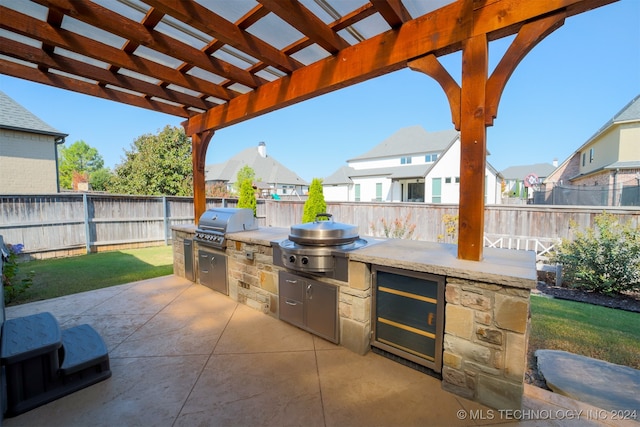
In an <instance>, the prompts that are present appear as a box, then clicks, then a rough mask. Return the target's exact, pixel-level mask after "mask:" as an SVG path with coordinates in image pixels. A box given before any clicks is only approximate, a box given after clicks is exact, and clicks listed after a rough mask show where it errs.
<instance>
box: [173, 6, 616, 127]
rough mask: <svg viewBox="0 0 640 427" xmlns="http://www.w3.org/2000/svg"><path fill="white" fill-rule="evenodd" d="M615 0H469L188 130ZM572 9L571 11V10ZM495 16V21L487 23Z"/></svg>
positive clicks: (197, 120) (238, 101)
mask: <svg viewBox="0 0 640 427" xmlns="http://www.w3.org/2000/svg"><path fill="white" fill-rule="evenodd" d="M611 1H613V0H599V1H597V2H596V1H594V0H590V1H584V0H549V1H539V2H538V1H535V2H531V1H529V0H496V1H494V2H489V3H487V4H484V3H483V4H482V5H481V6H479V7H477V8H476V9H473V10H469V11H467V12H466V13H465V7H464V6H465V3H467V2H464V1H458V2H455V3H450V4H448V5H446V6H444V7H442V8H440V9H438V10H435V11H433V12H431V13H429V14H426V15H424V16H422V17H420V18H417V19H414V20H412V21H409V22H407V23H405V24H404V25H402V27H401V30H400V29H397V30H389V31H387V32H385V33H383V34H380V35H378V36H376V37H373V38H370V39H368V40H365V41H363V42H361V43H359V44H357V45H354V46H351V47H348V48H345V49H343V50H341V51H340V52H339V53H338V54H336V55H335V56H330V57H328V58H325V59H323V60H320V61H318V62H316V63H313V64H311V65H308V66H306V67H304V68H301V69H299V70H296V71H294V72H293V73H291V75H289V76H285V77H283V78H281V79H278V80H275V81H273V82H269V83H266V84H264V85H262V86H260V87H259V88H258V89H256V90H254V91H252V92H249V93H246V94H243V95H240V96H238V97H236V98H234V99H232V100H230V101H229V102H227V103H226V104H223V105H220V106H217V107H214V108H212V109H211V110H209V111H207V112H205V113H202V114H198V115H195V116H193V117H191V118H190V119H189V121H188V123H186V124H185V128H186V131H187V134H188V135H193V134H195V133H199V132H202V131H204V130H207V129H221V128H223V127H226V126H230V125H232V124H236V123H239V122H242V121H245V120H249V119H251V118H253V117H256V116H259V115H261V114H265V113H268V112H270V111H274V110H276V109H279V108H283V107H286V106H289V105H292V104H295V103H297V102H301V101H304V100H306V99H309V98H313V97H315V96H318V95H322V94H325V93H328V92H331V91H334V90H337V89H340V88H343V87H346V86H350V85H353V84H356V83H360V82H363V81H365V80H368V79H371V78H373V77H378V76H381V75H383V74H386V73H389V72H392V71H396V70H399V69H402V68H405V67H406V66H407V63H408V61H411V60H413V59H415V58H419V57H422V56H424V55H427V54H434V55H435V56H441V55H443V54H447V53H451V52H454V51H458V50H461V49H462V43H463V41H465V40H466V39H467V38H469V37H472V36H476V35H486V37H487V39H488V40H492V39H495V38H498V37H505V36H507V35H511V34H515V33H517V32H518V31H519V29H520V28H521V27H522V26H523V25H524V24H526V23H528V22H529V21H535V20H536V18H538V17H539V16H540V15H547V14H550V13H554V12H558V11H562V10H563V9H565V8H570V10H571V13H573V14H575V13H579V12H578V11H579V10H581V9H584V10H588V9H590V8H592V7H595V4H596V3H597V4H598V5H600V4H606V3H609V2H611ZM567 13H568V12H567ZM486 21H489V22H486Z"/></svg>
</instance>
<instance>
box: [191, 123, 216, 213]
mask: <svg viewBox="0 0 640 427" xmlns="http://www.w3.org/2000/svg"><path fill="white" fill-rule="evenodd" d="M214 134H215V131H214V130H207V131H204V132H201V133H196V134H193V135H191V160H192V163H193V215H194V223H195V224H196V225H198V221H199V220H200V216H201V215H202V214H203V213H204V211H206V210H207V195H206V187H205V176H204V167H205V162H206V157H207V147H209V142H210V141H211V138H213V135H214Z"/></svg>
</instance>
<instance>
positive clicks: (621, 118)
mask: <svg viewBox="0 0 640 427" xmlns="http://www.w3.org/2000/svg"><path fill="white" fill-rule="evenodd" d="M634 121H640V95H637V96H636V97H635V98H633V99H632V100H631V101H630V102H629V103H628V104H627V105H625V106H624V107H622V109H621V110H620V111H618V112H617V113H616V114H615V115H614V116H613V117H612V118H611V119H609V121H607V122H606V123H605V124H604V125H602V127H601V128H600V129H598V131H597V132H596V133H594V134H593V135H592V136H591V138H589V139H588V140H587V141H586V142H585V143H584V144H582V145H581V146H580V148H578V149H577V150H576V152H579V151H582V149H583V148H584V147H586V146H587V145H589V144H590V143H591V142H592V141H593V140H595V139H596V138H598V137H599V136H600V135H602V134H603V133H605V132H606V131H607V130H609V128H611V127H612V126H614V125H616V124H619V123H624V122H634Z"/></svg>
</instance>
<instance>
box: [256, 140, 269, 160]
mask: <svg viewBox="0 0 640 427" xmlns="http://www.w3.org/2000/svg"><path fill="white" fill-rule="evenodd" d="M258 154H260V157H262V158H263V159H265V158H267V144H265V143H264V142H260V143H259V144H258Z"/></svg>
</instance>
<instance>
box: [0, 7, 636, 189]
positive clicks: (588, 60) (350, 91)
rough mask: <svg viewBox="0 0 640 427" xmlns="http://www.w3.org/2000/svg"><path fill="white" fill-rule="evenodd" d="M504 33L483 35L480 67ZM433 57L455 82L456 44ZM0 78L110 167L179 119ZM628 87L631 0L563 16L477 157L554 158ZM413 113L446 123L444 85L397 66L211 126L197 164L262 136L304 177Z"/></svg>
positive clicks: (622, 98)
mask: <svg viewBox="0 0 640 427" xmlns="http://www.w3.org/2000/svg"><path fill="white" fill-rule="evenodd" d="M511 41H512V37H510V38H505V39H501V40H497V41H493V42H491V43H490V45H489V61H490V64H489V65H490V69H489V72H491V71H492V70H493V67H495V65H496V64H497V63H498V61H499V60H500V58H501V57H502V55H503V53H504V51H505V50H506V48H507V47H508V44H509V43H511ZM440 61H441V63H442V64H443V65H444V66H445V68H446V69H447V70H448V71H449V73H450V74H451V75H452V76H453V77H454V78H455V79H456V80H457V81H458V83H459V82H460V67H461V55H460V53H454V54H451V55H447V56H445V57H440ZM0 90H2V91H3V92H5V93H6V94H7V95H9V96H10V97H11V98H13V99H14V100H15V101H17V102H18V103H20V104H21V105H23V106H24V107H26V108H27V109H28V110H30V111H31V112H32V113H34V114H35V115H36V116H38V117H39V118H40V119H42V120H43V121H44V122H46V123H47V124H49V125H50V126H52V127H54V128H55V129H57V130H58V131H60V132H62V133H67V134H69V136H68V137H67V138H66V143H65V145H66V146H69V145H71V144H73V143H74V142H76V141H79V140H82V141H84V142H86V143H87V144H89V145H90V146H92V147H94V148H96V149H97V150H98V152H99V153H100V155H101V156H102V157H103V159H104V161H105V166H107V167H109V168H114V167H115V166H116V165H117V164H120V163H122V162H123V160H124V158H125V150H130V148H131V144H132V143H133V141H135V140H136V139H137V138H138V137H140V136H142V135H145V134H156V133H158V132H159V131H160V130H161V129H162V128H164V127H165V126H166V125H170V126H180V124H181V122H182V121H183V120H184V119H183V118H180V117H174V116H170V115H166V114H163V113H158V112H154V111H150V110H146V109H142V108H139V107H131V106H128V105H125V104H120V103H117V102H114V101H108V100H104V99H101V98H95V97H91V96H89V95H83V94H79V93H75V92H71V91H66V90H63V89H57V88H53V87H50V86H46V85H42V84H38V83H33V82H30V81H27V80H21V79H16V78H13V77H8V76H5V75H0ZM637 95H640V0H621V1H619V2H617V3H613V4H610V5H607V6H604V7H601V8H598V9H594V10H592V11H589V12H585V13H582V14H580V15H577V16H573V17H570V18H568V19H567V20H566V21H565V23H564V25H563V26H562V27H560V28H559V29H557V30H556V31H554V32H553V33H551V34H550V35H549V36H547V37H546V38H545V39H544V40H542V41H541V42H540V43H539V44H538V45H537V46H536V47H534V49H533V50H532V51H531V52H529V54H528V55H527V56H526V57H525V58H524V59H523V60H522V61H521V63H520V64H519V65H518V67H517V68H516V69H515V71H514V73H513V74H512V76H511V78H510V79H509V81H508V82H507V85H506V87H505V89H504V92H503V94H502V98H501V100H500V104H499V107H498V116H497V118H496V119H495V121H494V125H493V126H492V127H489V128H488V129H487V149H488V152H489V156H488V157H487V161H488V163H489V164H490V165H491V166H493V167H494V168H495V169H496V170H497V171H502V170H504V169H506V168H508V167H511V166H520V165H532V164H537V163H553V161H554V159H557V160H558V162H559V163H562V162H563V161H564V160H566V159H567V158H568V157H569V156H571V154H572V153H573V152H575V151H576V150H577V149H578V148H579V147H580V146H581V145H582V144H583V143H585V142H586V141H587V140H588V139H589V138H590V137H591V136H592V135H593V134H595V133H596V132H597V131H598V130H599V129H600V127H602V125H604V124H605V123H606V122H607V121H608V120H610V119H611V118H612V117H613V116H614V115H615V114H616V113H618V112H619V111H620V110H621V109H622V108H623V107H624V106H625V105H626V104H627V103H628V102H630V101H631V100H632V99H633V98H635V97H636V96H637ZM414 125H421V126H422V127H424V128H425V129H426V130H427V131H429V132H433V131H440V130H446V129H453V125H452V122H451V114H450V110H449V104H448V101H447V98H446V96H445V94H444V92H443V90H442V88H441V87H440V86H439V85H438V84H437V83H436V82H435V81H434V80H433V79H431V78H430V77H429V76H427V75H425V74H422V73H419V72H415V71H411V70H409V69H405V70H402V71H397V72H394V73H391V74H387V75H385V76H382V77H378V78H376V79H373V80H370V81H368V82H364V83H360V84H358V85H354V86H351V87H348V88H345V89H342V90H339V91H335V92H332V93H329V94H326V95H323V96H320V97H318V98H314V99H312V100H308V101H304V102H302V103H298V104H295V105H293V106H289V107H286V108H284V109H281V110H277V111H275V112H272V113H269V114H266V115H263V116H260V117H258V118H254V119H251V120H248V121H246V122H243V123H239V124H236V125H233V126H230V127H227V128H223V129H220V130H218V131H217V132H216V134H215V135H214V137H213V139H212V140H211V142H210V144H209V148H208V151H207V160H206V164H207V165H208V164H213V163H220V162H224V161H226V160H228V159H230V158H231V157H233V156H234V155H235V154H237V153H239V152H240V151H242V150H244V149H246V148H248V147H257V145H258V143H259V142H265V144H266V146H267V154H268V155H270V156H272V157H273V158H274V159H276V160H277V161H279V162H280V163H282V164H283V165H284V166H285V167H287V168H289V169H291V170H292V171H294V172H295V173H297V174H298V175H299V176H300V177H301V178H303V179H304V180H306V181H308V182H311V180H312V179H313V178H326V177H328V176H329V175H331V174H332V173H333V172H335V171H336V170H337V169H338V168H340V167H341V166H345V165H346V164H347V160H349V159H351V158H354V157H357V156H359V155H361V154H363V153H365V152H367V151H369V150H370V149H371V148H373V147H374V146H376V145H377V144H379V143H381V142H382V141H384V140H385V139H386V138H388V137H389V136H391V135H392V134H393V133H395V132H396V131H398V130H399V129H401V128H403V127H408V126H414ZM639 143H640V142H639Z"/></svg>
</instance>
